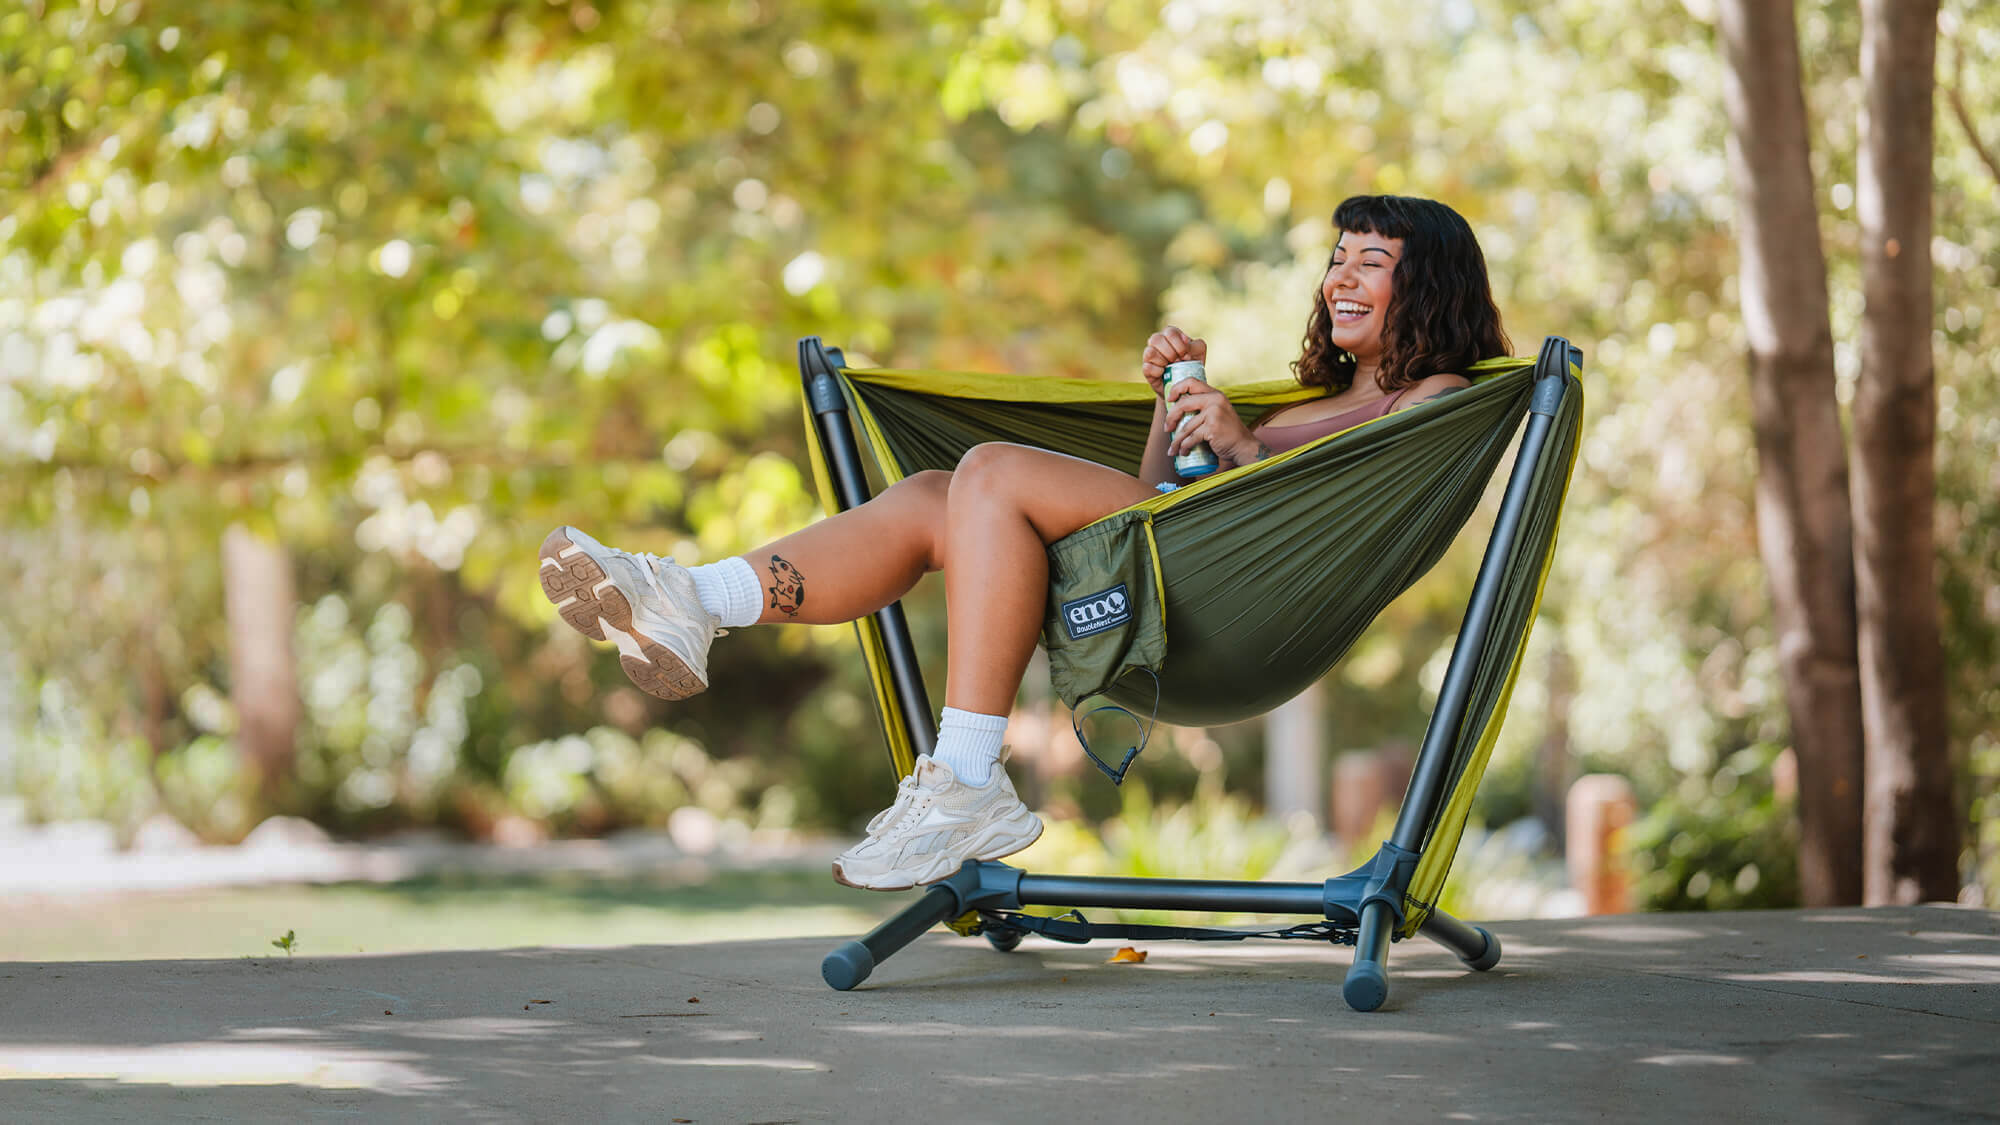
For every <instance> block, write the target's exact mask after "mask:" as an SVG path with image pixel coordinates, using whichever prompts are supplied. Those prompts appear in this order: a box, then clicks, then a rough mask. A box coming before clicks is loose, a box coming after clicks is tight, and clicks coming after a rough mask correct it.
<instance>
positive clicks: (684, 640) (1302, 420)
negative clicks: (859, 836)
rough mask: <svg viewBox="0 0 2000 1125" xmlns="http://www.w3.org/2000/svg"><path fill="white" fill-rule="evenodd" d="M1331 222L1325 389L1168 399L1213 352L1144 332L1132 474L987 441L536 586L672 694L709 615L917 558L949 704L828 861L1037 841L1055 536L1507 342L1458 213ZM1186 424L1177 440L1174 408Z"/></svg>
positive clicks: (1422, 208) (851, 601) (895, 874)
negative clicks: (1025, 678)
mask: <svg viewBox="0 0 2000 1125" xmlns="http://www.w3.org/2000/svg"><path fill="white" fill-rule="evenodd" d="M1333 222H1334V226H1335V227H1336V228H1337V229H1338V230H1339V232H1340V235H1339V238H1338V240H1337V241H1336V243H1335V245H1334V248H1333V255H1332V258H1331V259H1330V261H1329V262H1328V265H1327V270H1326V274H1325V276H1324V277H1323V278H1322V280H1321V282H1320V286H1319V292H1318V294H1317V295H1316V296H1315V298H1314V301H1313V312H1312V317H1311V320H1310V321H1309V322H1308V324H1307V327H1306V334H1305V341H1304V351H1303V354H1301V356H1300V357H1299V359H1298V360H1297V361H1296V362H1295V363H1293V365H1292V370H1293V373H1294V374H1295V375H1296V376H1297V378H1298V379H1299V381H1300V382H1301V383H1302V384H1304V385H1306V386H1309V387H1321V388H1324V389H1325V390H1326V391H1327V394H1326V395H1324V396H1323V397H1320V398H1316V399H1310V400H1307V401H1305V402H1302V403H1299V404H1296V405H1294V406H1292V407H1289V408H1287V409H1285V410H1284V411H1281V412H1279V414H1278V415H1275V416H1273V417H1269V418H1266V419H1265V420H1264V421H1263V422H1262V424H1260V425H1259V426H1258V427H1257V428H1256V429H1254V430H1253V429H1251V428H1249V427H1247V426H1246V425H1244V423H1243V421H1242V419H1241V418H1239V417H1238V416H1237V414H1236V411H1235V409H1234V408H1233V407H1232V406H1231V405H1230V403H1229V401H1228V399H1227V398H1225V397H1224V396H1223V394H1222V393H1221V392H1220V391H1218V390H1216V389H1214V388H1213V387H1210V386H1208V385H1207V384H1206V383H1203V382H1200V381H1198V380H1197V381H1189V382H1184V383H1176V384H1175V385H1174V387H1173V388H1172V393H1171V395H1161V386H1162V378H1163V376H1164V374H1165V372H1166V368H1167V365H1168V364H1170V363H1174V362H1176V361H1179V360H1185V359H1199V360H1205V359H1206V358H1207V354H1208V346H1207V344H1206V343H1204V342H1203V341H1202V340H1200V339H1197V338H1191V337H1189V336H1188V335H1187V334H1186V333H1184V332H1182V331H1181V330H1180V329H1178V328H1175V327H1173V326H1171V325H1170V326H1168V327H1166V328H1163V329H1162V330H1161V331H1159V332H1157V333H1154V334H1153V336H1152V337H1151V338H1150V339H1148V340H1147V341H1146V347H1145V351H1144V353H1143V355H1142V356H1141V361H1140V370H1141V371H1142V373H1143V374H1144V375H1145V377H1146V381H1147V382H1148V383H1149V384H1151V386H1152V388H1153V392H1154V394H1156V395H1161V397H1160V398H1159V400H1158V401H1157V402H1156V403H1155V405H1154V409H1153V429H1152V432H1151V434H1150V436H1149V437H1148V439H1147V443H1146V451H1145V455H1144V457H1143V458H1142V460H1141V463H1140V470H1139V475H1138V476H1131V475H1128V474H1126V473H1121V472H1119V471H1117V470H1116V469H1111V468H1107V467H1105V466H1103V465H1099V464H1096V463H1094V462H1090V461H1085V460H1081V459H1079V458H1075V457H1070V456H1067V455H1064V454H1060V453H1053V452H1050V451H1047V450H1041V449H1034V448H1031V447H1028V446H1020V445H1009V444H1001V443H991V444H986V445H980V446H976V447H974V448H973V449H971V450H969V451H967V453H966V454H965V456H964V457H963V458H962V459H961V460H960V461H959V463H958V467H957V468H956V469H955V470H952V471H949V472H946V471H927V472H921V473H917V474H915V475H913V476H910V477H908V478H905V479H904V480H902V481H899V482H897V483H896V484H895V485H893V486H891V487H889V488H888V489H885V490H884V491H883V492H882V494H881V495H880V496H877V497H875V498H874V499H873V500H870V501H869V502H868V503H866V504H863V505H861V506H860V507H858V508H855V509H853V510H851V511H847V512H843V513H840V514H839V515H836V516H833V517H830V518H828V519H825V520H821V521H820V522H818V523H815V524H813V525H812V526H810V527H807V528H805V529H804V530H802V531H798V532H794V533H793V534H791V535H788V536H786V537H785V538H783V539H780V540H778V541H777V542H775V543H771V544H769V545H767V546H764V547H761V548H759V549H757V550H755V551H752V552H750V553H748V554H746V555H742V556H739V557H737V558H732V559H725V560H723V561H722V562H719V563H712V564H709V565H706V566H697V567H692V568H688V567H682V566H678V565H676V564H675V563H674V562H673V561H672V560H671V559H659V558H655V557H653V556H650V555H634V554H628V553H626V552H624V551H619V550H615V549H612V548H609V547H605V546H604V545H602V544H600V543H598V542H597V541H596V540H594V539H591V538H590V537H589V536H587V535H584V534H583V533H582V532H580V531H577V530H575V529H574V528H569V527H563V528H558V529H556V530H555V531H553V532H551V533H550V534H549V537H548V539H547V540H546V541H544V542H543V544H542V551H541V578H542V588H543V590H544V591H546V592H547V594H548V596H549V600H550V601H552V602H554V603H555V605H556V607H557V609H558V611H559V612H560V613H561V614H562V617H563V619H564V620H565V621H568V622H569V623H570V624H571V625H572V626H574V627H575V628H577V629H578V630H580V631H581V632H583V633H584V634H585V635H586V636H589V637H591V638H593V639H596V640H610V641H612V642H614V643H615V644H616V645H617V646H618V649H619V653H620V657H619V660H620V663H621V664H622V665H623V667H624V668H625V671H626V673H627V674H628V675H629V676H631V678H632V680H633V682H634V683H636V684H638V685H639V686H640V687H641V688H644V689H645V690H646V691H648V692H651V693H652V694H654V695H657V696H660V697H662V698H665V699H685V698H687V697H688V696H690V695H693V694H695V693H696V692H699V691H702V690H704V689H706V688H707V687H708V671H707V668H708V649H709V644H710V643H711V642H712V641H713V640H714V638H715V637H716V635H717V634H718V632H719V631H720V630H722V629H735V628H743V627H745V626H748V625H753V624H764V623H775V622H786V621H792V622H807V623H813V624H837V623H840V622H846V621H852V620H854V619H856V618H858V617H862V616H865V615H867V614H869V613H873V612H874V611H876V610H878V609H881V608H882V607H883V606H886V605H888V604H889V603H891V602H893V601H895V600H896V599H898V598H900V597H902V596H903V594H904V593H905V592H907V591H908V590H909V589H910V588H911V587H912V586H914V585H915V584H916V582H917V580H918V579H919V578H921V577H923V575H924V574H926V573H928V572H930V571H937V570H942V571H944V575H945V600H946V633H947V637H948V652H947V663H946V682H945V708H944V713H943V721H942V723H941V725H940V727H939V730H938V738H937V747H936V749H935V751H934V752H933V753H932V754H930V755H926V756H924V757H921V758H919V759H918V760H917V768H916V771H915V772H914V773H912V774H911V775H910V776H909V777H907V778H905V779H904V780H903V783H902V785H901V786H900V788H899V789H898V791H897V795H896V801H895V803H894V804H893V805H891V806H890V807H889V808H888V809H887V810H885V811H883V812H882V813H880V814H879V815H877V816H876V817H875V818H874V819H873V820H872V821H870V822H869V824H868V835H867V837H866V838H865V839H863V840H862V841H861V842H860V843H858V844H856V845H855V846H854V847H852V848H850V849H848V851H846V852H845V853H843V854H842V855H841V856H840V858H839V859H837V860H835V861H834V864H833V874H834V878H835V879H837V880H839V881H840V882H842V883H845V884H847V885H849V886H854V887H864V888H868V889H871V890H904V889H906V888H909V887H911V886H915V885H920V884H924V883H931V882H935V881H937V880H939V879H942V878H944V877H946V876H948V875H950V874H952V873H953V872H955V871H957V870H958V868H959V867H960V865H961V864H963V863H964V862H965V861H966V860H968V859H977V860H986V859H998V858H1000V857H1002V856H1007V855H1012V854H1013V853H1015V852H1017V851H1020V850H1021V849H1022V848H1025V847H1027V846H1028V845H1029V844H1031V843H1033V842H1034V841H1035V839H1036V838H1037V837H1039V836H1040V835H1041V832H1042V823H1041V820H1040V819H1039V818H1038V817H1036V816H1035V814H1034V813H1032V812H1030V811H1029V810H1028V808H1027V807H1026V806H1025V805H1023V804H1022V803H1021V800H1020V798H1019V797H1018V796H1017V795H1016V794H1015V792H1014V787H1013V785H1012V783H1011V782H1010V781H1009V780H1008V778H1007V774H1006V772H1005V771H1004V770H1003V769H1001V768H999V766H1000V763H1001V762H1002V761H1003V760H1004V758H1005V750H1004V749H1003V748H1002V746H1001V745H1000V738H1001V734H1002V733H1003V732H1004V731H1005V730H1006V727H1007V713H1008V711H1009V710H1011V709H1012V707H1013V703H1014V695H1015V692H1016V690H1017V689H1018V688H1019V686H1020V682H1021V676H1022V673H1023V672H1024V671H1025V670H1026V668H1027V664H1028V658H1029V656H1030V655H1031V654H1032V653H1033V651H1034V648H1035V642H1036V639H1037V637H1038V636H1039V635H1040V632H1041V627H1042V619H1043V613H1044V610H1045V608H1046V603H1047V584H1048V556H1047V548H1048V545H1049V544H1051V543H1053V542H1055V541H1056V540H1058V539H1060V538H1062V537H1063V536H1065V535H1068V534H1069V533H1071V532H1073V531H1076V530H1077V529H1079V528H1081V527H1083V526H1084V525H1086V524H1088V523H1091V522H1093V521H1095V520H1097V519H1098V518H1100V517H1102V516H1104V515H1107V514H1109V513H1111V512H1114V511H1117V510H1118V509H1120V508H1124V507H1127V506H1129V505H1132V504H1136V503H1138V502H1139V501H1141V500H1144V499H1146V498H1147V497H1149V496H1152V495H1153V494H1154V490H1155V488H1162V487H1173V486H1175V485H1176V484H1177V483H1178V481H1179V478H1178V477H1176V476H1175V474H1174V471H1173V458H1174V456H1175V455H1176V454H1178V453H1180V452H1181V451H1182V450H1183V449H1184V448H1186V447H1189V446H1192V445H1193V444H1194V443H1196V442H1202V441H1205V442H1207V443H1208V444H1209V446H1210V447H1211V448H1212V449H1214V451H1215V453H1216V456H1217V458H1218V459H1219V460H1220V461H1221V463H1222V467H1223V468H1233V467H1236V466H1240V465H1246V464H1249V463H1251V462H1253V461H1256V460H1259V459H1260V458H1263V457H1267V456H1270V455H1271V454H1273V453H1281V452H1283V451H1285V450H1287V449H1290V448H1293V447H1295V446H1298V445H1302V444H1304V443H1306V442H1308V441H1311V440H1313V439H1315V438H1318V437H1321V436H1323V435H1325V434H1329V433H1333V432H1335V431H1337V430H1342V429H1346V428H1348V427H1350V426H1355V425H1359V424H1360V423H1362V422H1365V421H1368V420H1370V419H1373V418H1379V417H1382V416H1384V415H1386V414H1388V413H1390V412H1392V411H1395V410H1400V409H1403V408H1405V407H1407V406H1410V405H1412V404H1414V403H1418V402H1423V401H1427V400H1429V399H1432V398H1436V397H1438V396H1440V395H1445V394H1449V393H1451V392H1452V391H1454V390H1458V389H1461V388H1463V387H1466V386H1468V385H1469V384H1468V382H1467V380H1466V379H1465V377H1464V376H1463V375H1462V374H1460V372H1462V371H1464V370H1465V369H1466V368H1467V367H1469V366H1470V365H1471V364H1472V363H1474V362H1475V361H1477V360H1480V359H1485V358H1488V357H1491V356H1497V355H1504V354H1506V352H1507V350H1508V347H1509V345H1508V342H1507V337H1506V334H1505V333H1504V332H1503V331H1502V330H1501V326H1500V313H1499V310H1498V309H1497V308H1495V307H1494V304H1493V296H1492V290H1491V287H1490V285H1489V283H1488V281H1487V277H1486V262H1485V259H1484V257H1483V256H1482V255H1481V254H1480V251H1479V244H1478V242H1477V241H1476V240H1475V239H1474V238H1473V234H1472V229H1471V228H1470V227H1469V226H1467V225H1466V222H1465V220H1464V219H1463V218H1461V217H1459V215H1458V214H1457V213H1456V212H1454V211H1453V210H1451V208H1449V207H1446V206H1444V205H1443V204H1441V203H1435V202H1432V201H1430V200H1425V199H1414V198H1409V197H1403V196H1356V197H1354V198H1351V199H1348V200H1346V201H1345V202H1343V203H1342V204H1341V205H1340V207H1339V208H1338V209H1337V210H1335V212H1334V216H1333ZM1184 418H1185V419H1189V420H1190V421H1189V423H1188V426H1187V428H1186V432H1184V433H1178V434H1177V433H1176V431H1177V429H1178V428H1179V426H1180V423H1181V421H1182V420H1183V419H1184Z"/></svg>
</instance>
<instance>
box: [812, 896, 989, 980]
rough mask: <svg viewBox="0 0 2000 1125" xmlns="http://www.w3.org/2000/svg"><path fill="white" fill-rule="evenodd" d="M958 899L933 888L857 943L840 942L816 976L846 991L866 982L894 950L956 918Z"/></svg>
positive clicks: (958, 912) (820, 966)
mask: <svg viewBox="0 0 2000 1125" xmlns="http://www.w3.org/2000/svg"><path fill="white" fill-rule="evenodd" d="M961 913H962V911H960V910H959V908H958V896H957V895H955V894H953V893H952V892H951V890H950V888H948V887H945V886H942V885H937V886H933V887H931V889H930V890H927V891H925V892H924V897H922V898H920V899H918V900H917V901H916V902H915V903H913V904H912V905H910V906H909V907H907V908H905V909H904V910H903V911H902V912H901V913H898V914H896V915H894V916H893V917H891V918H889V919H888V920H887V921H885V922H883V923H882V924H881V925H879V926H877V927H875V928H874V929H873V930H870V931H869V932H868V936H866V937H864V938H861V939H860V940H858V941H848V942H842V943H841V944H840V946H839V947H838V948H836V949H835V950H834V951H833V952H831V953H829V954H827V955H826V958H825V959H824V960H822V961H821V962H820V963H819V975H820V976H821V977H823V978H825V980H826V983H828V984H830V985H832V986H833V987H834V988H835V989H837V990H839V991H841V992H846V991H847V990H848V989H850V988H853V987H854V986H855V985H857V984H860V983H861V982H862V981H864V980H867V979H868V974H870V973H872V972H874V971H875V966H876V965H878V964H880V963H882V962H883V961H886V960H888V959H889V956H890V955H891V954H893V953H895V952H896V951H897V950H899V949H901V948H903V947H904V946H906V945H908V944H910V943H911V942H913V941H915V940H917V939H918V938H919V937H922V936H923V934H924V931H926V930H928V929H930V928H931V927H932V926H935V925H937V924H938V923H939V922H944V921H949V920H950V919H952V918H956V917H958V916H959V914H961Z"/></svg>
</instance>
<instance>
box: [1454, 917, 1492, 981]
mask: <svg viewBox="0 0 2000 1125" xmlns="http://www.w3.org/2000/svg"><path fill="white" fill-rule="evenodd" d="M1472 928H1473V929H1474V930H1476V931H1478V933H1479V936H1480V937H1483V938H1485V939H1486V951H1485V952H1483V953H1481V954H1480V955H1479V956H1477V957H1460V958H1459V960H1461V961H1463V962H1465V967H1466V968H1468V969H1476V970H1478V971H1479V972H1482V973H1483V972H1485V971H1486V970H1488V969H1490V968H1492V967H1493V966H1495V965H1498V964H1499V963H1500V939H1499V938H1498V937H1495V936H1494V934H1493V931H1492V930H1489V929H1487V928H1486V927H1485V926H1474V927H1472Z"/></svg>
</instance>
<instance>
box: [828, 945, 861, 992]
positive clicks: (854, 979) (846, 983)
mask: <svg viewBox="0 0 2000 1125" xmlns="http://www.w3.org/2000/svg"><path fill="white" fill-rule="evenodd" d="M874 971H875V955H874V954H873V953H870V952H868V947H867V946H865V945H863V944H861V943H860V942H858V941H849V942H843V943H841V945H840V947H839V948H837V949H835V950H834V951H833V952H831V953H829V954H827V955H826V959H825V960H823V961H821V962H820V963H819V975H820V976H821V977H823V978H825V980H826V983H827V984H829V985H831V986H833V988H834V990H835V991H838V992H846V991H847V990H848V989H850V988H853V987H854V986H855V985H857V984H860V983H861V982H862V981H864V980H867V979H868V974H869V973H872V972H874Z"/></svg>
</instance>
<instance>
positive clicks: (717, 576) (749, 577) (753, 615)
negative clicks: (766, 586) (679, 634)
mask: <svg viewBox="0 0 2000 1125" xmlns="http://www.w3.org/2000/svg"><path fill="white" fill-rule="evenodd" d="M688 574H690V575H692V576H693V577H694V592H695V596H696V597H698V598H700V599H701V608H703V609H705V610H707V611H708V612H709V614H710V615H712V616H714V617H715V618H717V619H718V620H720V621H721V623H722V628H724V629H742V628H744V627H746V626H750V625H755V624H756V623H757V618H758V617H760V616H762V614H763V612H764V591H763V590H762V589H760V588H759V587H758V585H757V572H756V571H754V570H752V569H750V564H749V563H747V562H744V561H743V560H742V559H741V558H727V559H723V560H722V561H721V562H718V563H709V564H708V565H706V566H691V567H688Z"/></svg>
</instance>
